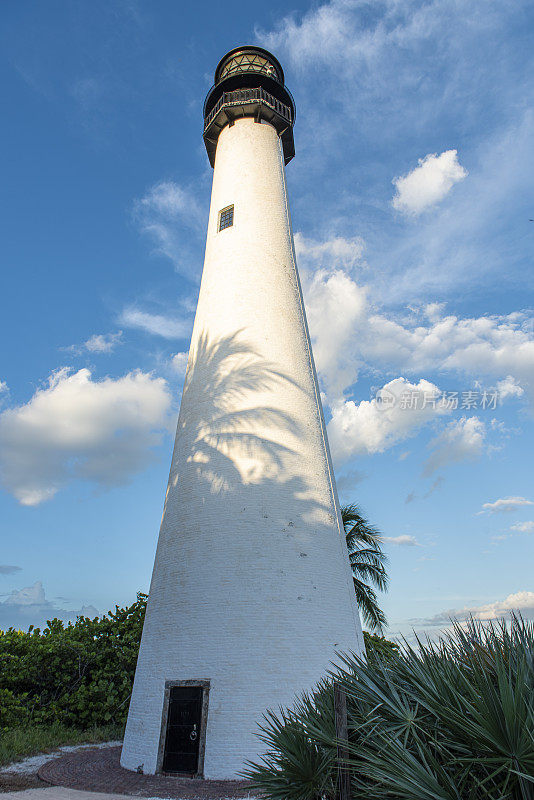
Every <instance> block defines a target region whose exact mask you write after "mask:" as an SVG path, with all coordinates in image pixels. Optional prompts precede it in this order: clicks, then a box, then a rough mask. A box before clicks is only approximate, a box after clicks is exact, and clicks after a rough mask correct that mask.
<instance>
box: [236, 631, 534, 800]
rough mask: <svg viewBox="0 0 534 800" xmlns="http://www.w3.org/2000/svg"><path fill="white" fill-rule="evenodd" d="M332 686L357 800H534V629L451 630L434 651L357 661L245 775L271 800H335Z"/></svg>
mask: <svg viewBox="0 0 534 800" xmlns="http://www.w3.org/2000/svg"><path fill="white" fill-rule="evenodd" d="M333 681H337V682H338V684H340V685H341V687H342V688H343V689H344V690H345V692H346V696H347V714H348V730H349V743H348V750H349V757H348V759H347V762H346V767H347V768H348V770H349V772H350V777H351V784H352V797H353V798H366V800H373V798H376V799H377V800H378V798H381V800H382V799H383V798H393V799H394V800H534V625H533V624H532V623H526V622H524V621H523V620H521V619H518V618H515V617H514V618H512V620H511V624H510V625H509V626H507V625H506V623H505V622H501V623H494V624H491V625H488V624H482V623H480V622H474V621H472V620H471V621H470V622H469V623H468V625H467V628H463V627H461V626H460V625H455V626H454V629H453V632H452V633H451V634H450V635H449V636H447V637H445V638H443V639H441V640H440V641H439V642H438V643H431V642H429V641H427V642H425V643H423V642H417V645H416V646H414V647H411V646H409V645H408V644H407V643H405V644H404V646H403V648H402V649H400V648H399V649H397V650H393V651H389V652H388V653H387V655H386V656H385V657H384V656H382V657H380V656H378V655H377V654H376V652H375V654H374V656H373V658H372V659H371V660H370V662H369V663H366V662H364V661H362V660H359V659H357V658H354V657H350V658H348V657H347V658H345V659H343V667H342V669H340V670H339V671H338V672H337V673H332V674H331V675H330V676H329V677H328V679H327V680H325V681H323V682H322V683H321V684H320V685H318V687H317V689H316V690H315V691H314V692H312V693H311V694H304V695H302V696H301V698H300V699H299V700H298V701H297V703H296V704H295V706H294V707H293V708H291V709H285V710H283V709H282V710H281V711H280V712H278V713H274V712H268V713H267V714H266V715H265V720H264V724H263V725H262V727H261V731H260V733H259V736H260V738H261V739H262V741H263V742H264V744H265V745H266V748H267V749H268V753H267V755H266V756H265V757H264V758H263V759H261V760H260V761H258V762H257V763H250V764H249V767H248V769H247V770H246V771H245V773H244V774H245V777H247V778H248V779H249V780H251V781H252V783H253V787H252V788H253V790H256V791H258V792H259V793H260V794H261V795H262V796H263V797H265V798H267V799H268V800H317V798H324V800H333V798H334V797H335V794H336V780H337V740H336V729H335V716H334V698H333V695H334V692H333Z"/></svg>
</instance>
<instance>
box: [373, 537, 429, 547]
mask: <svg viewBox="0 0 534 800" xmlns="http://www.w3.org/2000/svg"><path fill="white" fill-rule="evenodd" d="M382 540H383V541H384V542H389V543H390V544H396V545H399V547H420V546H421V545H420V544H419V542H418V541H417V539H416V538H415V536H407V535H403V536H383V537H382Z"/></svg>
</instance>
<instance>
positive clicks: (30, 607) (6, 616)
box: [0, 581, 98, 630]
mask: <svg viewBox="0 0 534 800" xmlns="http://www.w3.org/2000/svg"><path fill="white" fill-rule="evenodd" d="M78 616H85V617H91V618H93V617H96V616H98V611H97V609H96V608H95V607H94V606H93V605H84V606H82V607H81V608H80V609H78V610H71V611H69V610H68V609H65V608H61V607H59V606H57V605H56V604H55V603H53V602H51V601H50V600H48V599H47V598H46V594H45V590H44V588H43V584H42V582H41V581H36V582H35V583H34V584H33V585H32V586H25V587H24V588H23V589H13V590H12V591H11V593H10V594H9V595H8V597H7V599H6V600H4V602H2V603H0V630H5V629H6V628H9V627H13V628H16V629H17V630H25V629H27V628H28V627H29V626H30V625H33V626H34V627H40V628H43V627H44V626H45V625H46V622H47V620H49V619H53V618H54V617H57V618H58V619H61V620H62V621H63V622H67V621H69V620H75V619H76V617H78Z"/></svg>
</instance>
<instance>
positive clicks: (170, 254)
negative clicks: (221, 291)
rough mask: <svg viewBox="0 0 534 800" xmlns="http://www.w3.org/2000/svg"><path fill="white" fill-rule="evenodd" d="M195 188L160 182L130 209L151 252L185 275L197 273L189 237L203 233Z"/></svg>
mask: <svg viewBox="0 0 534 800" xmlns="http://www.w3.org/2000/svg"><path fill="white" fill-rule="evenodd" d="M198 197H199V192H198V187H194V188H188V187H183V186H179V185H178V184H177V183H174V182H173V181H161V182H160V183H157V184H156V185H155V186H153V187H152V188H151V189H149V191H148V192H147V194H146V195H145V196H144V197H142V198H141V199H140V200H138V201H137V202H136V203H135V206H134V215H135V218H136V220H137V221H138V223H139V225H140V228H141V230H142V231H143V233H146V234H147V235H148V236H150V238H151V239H152V240H153V242H154V244H155V246H156V247H155V252H156V253H158V254H160V255H163V256H165V257H167V258H169V259H170V260H171V261H172V262H173V264H174V266H175V267H176V269H177V270H178V271H180V272H183V273H185V274H188V275H190V276H191V275H192V274H196V273H197V272H198V269H197V265H195V262H196V259H197V256H196V255H195V253H194V251H193V250H192V249H191V247H190V239H191V235H193V236H194V237H200V236H201V235H203V234H204V233H205V226H206V223H207V211H206V210H205V209H204V207H203V205H201V204H200V203H199V201H198Z"/></svg>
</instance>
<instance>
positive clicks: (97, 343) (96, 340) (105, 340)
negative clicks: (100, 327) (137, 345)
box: [84, 331, 122, 353]
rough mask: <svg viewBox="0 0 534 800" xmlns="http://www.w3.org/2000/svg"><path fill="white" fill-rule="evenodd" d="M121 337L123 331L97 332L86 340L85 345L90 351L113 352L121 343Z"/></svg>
mask: <svg viewBox="0 0 534 800" xmlns="http://www.w3.org/2000/svg"><path fill="white" fill-rule="evenodd" d="M121 337H122V331H117V333H108V334H101V333H95V334H94V335H93V336H91V337H90V338H89V339H87V341H86V342H84V347H85V349H86V350H89V352H90V353H111V351H112V350H113V349H114V348H115V347H116V346H117V345H118V344H119V342H120V340H121Z"/></svg>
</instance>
